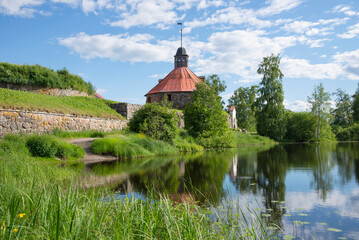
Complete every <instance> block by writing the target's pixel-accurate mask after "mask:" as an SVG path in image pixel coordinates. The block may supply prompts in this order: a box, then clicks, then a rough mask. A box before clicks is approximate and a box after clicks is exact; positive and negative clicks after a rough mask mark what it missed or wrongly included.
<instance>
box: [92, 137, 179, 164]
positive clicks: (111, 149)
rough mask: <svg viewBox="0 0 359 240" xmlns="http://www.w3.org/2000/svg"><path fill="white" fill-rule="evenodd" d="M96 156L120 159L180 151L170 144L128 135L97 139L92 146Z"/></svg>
mask: <svg viewBox="0 0 359 240" xmlns="http://www.w3.org/2000/svg"><path fill="white" fill-rule="evenodd" d="M91 150H92V151H93V152H94V153H96V154H108V155H112V156H116V157H118V158H120V159H130V158H138V157H145V156H155V155H169V154H176V153H178V150H177V149H176V148H175V147H174V146H172V145H170V144H169V143H166V142H162V141H158V140H154V139H151V138H148V137H146V136H145V135H144V134H128V135H126V136H124V135H115V136H109V137H106V138H104V139H96V140H95V141H94V142H93V143H92V144H91Z"/></svg>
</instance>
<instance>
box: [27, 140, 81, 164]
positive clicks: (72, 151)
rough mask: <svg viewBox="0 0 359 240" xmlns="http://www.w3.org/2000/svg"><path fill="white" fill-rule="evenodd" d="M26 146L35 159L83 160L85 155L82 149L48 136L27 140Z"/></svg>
mask: <svg viewBox="0 0 359 240" xmlns="http://www.w3.org/2000/svg"><path fill="white" fill-rule="evenodd" d="M26 146H27V148H28V149H29V151H30V153H31V154H32V155H33V156H35V157H46V158H53V157H58V158H63V159H67V158H81V157H83V156H84V155H85V151H84V150H83V149H82V148H81V147H79V146H77V145H74V144H71V143H68V142H65V141H62V140H60V139H57V138H55V137H53V136H48V135H43V136H38V135H34V136H31V137H29V138H28V139H27V141H26Z"/></svg>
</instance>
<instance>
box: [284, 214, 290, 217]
mask: <svg viewBox="0 0 359 240" xmlns="http://www.w3.org/2000/svg"><path fill="white" fill-rule="evenodd" d="M283 216H286V217H291V216H292V214H283Z"/></svg>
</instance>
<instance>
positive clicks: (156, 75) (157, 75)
mask: <svg viewBox="0 0 359 240" xmlns="http://www.w3.org/2000/svg"><path fill="white" fill-rule="evenodd" d="M167 74H168V73H161V74H153V75H151V76H149V77H150V78H155V79H161V78H164V77H166V75H167Z"/></svg>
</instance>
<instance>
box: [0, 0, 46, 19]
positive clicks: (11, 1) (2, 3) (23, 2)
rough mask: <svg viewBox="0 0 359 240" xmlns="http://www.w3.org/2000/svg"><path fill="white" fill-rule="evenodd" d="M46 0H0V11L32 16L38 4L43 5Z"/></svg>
mask: <svg viewBox="0 0 359 240" xmlns="http://www.w3.org/2000/svg"><path fill="white" fill-rule="evenodd" d="M44 2H45V1H44V0H0V13H3V14H6V15H14V16H19V17H32V16H33V15H34V13H35V12H39V11H37V10H36V9H35V7H36V6H39V5H42V4H43V3H44Z"/></svg>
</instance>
